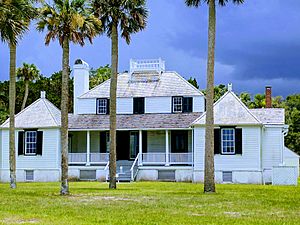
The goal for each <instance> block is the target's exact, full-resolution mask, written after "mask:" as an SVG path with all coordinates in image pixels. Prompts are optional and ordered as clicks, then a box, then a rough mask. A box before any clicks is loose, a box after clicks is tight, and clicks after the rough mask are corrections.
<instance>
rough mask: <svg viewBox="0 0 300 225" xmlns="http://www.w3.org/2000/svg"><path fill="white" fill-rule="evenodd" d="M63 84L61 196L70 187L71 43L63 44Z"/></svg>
mask: <svg viewBox="0 0 300 225" xmlns="http://www.w3.org/2000/svg"><path fill="white" fill-rule="evenodd" d="M62 47H63V57H62V67H63V71H62V83H61V190H60V194H61V195H68V194H69V185H68V103H69V87H68V86H69V60H70V59H69V53H70V47H69V41H68V40H67V39H66V40H64V42H63V46H62Z"/></svg>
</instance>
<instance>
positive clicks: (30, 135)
mask: <svg viewBox="0 0 300 225" xmlns="http://www.w3.org/2000/svg"><path fill="white" fill-rule="evenodd" d="M36 143H37V132H36V131H26V132H25V155H36V147H37V146H36Z"/></svg>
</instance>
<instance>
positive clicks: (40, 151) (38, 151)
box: [36, 131, 43, 155]
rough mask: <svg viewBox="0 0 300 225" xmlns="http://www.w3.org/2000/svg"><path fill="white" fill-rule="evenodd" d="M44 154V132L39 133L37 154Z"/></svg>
mask: <svg viewBox="0 0 300 225" xmlns="http://www.w3.org/2000/svg"><path fill="white" fill-rule="evenodd" d="M42 152H43V131H37V141H36V154H37V155H42Z"/></svg>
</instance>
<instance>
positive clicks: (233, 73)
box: [0, 0, 300, 97]
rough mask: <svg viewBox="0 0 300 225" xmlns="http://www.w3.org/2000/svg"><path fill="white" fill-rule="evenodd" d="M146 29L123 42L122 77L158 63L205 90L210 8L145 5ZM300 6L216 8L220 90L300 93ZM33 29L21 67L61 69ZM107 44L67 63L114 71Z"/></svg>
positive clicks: (55, 52) (168, 0) (162, 1)
mask: <svg viewBox="0 0 300 225" xmlns="http://www.w3.org/2000/svg"><path fill="white" fill-rule="evenodd" d="M147 8H148V10H149V17H148V23H147V28H146V29H145V30H144V31H142V32H140V33H138V34H135V35H133V36H132V41H131V44H130V45H127V44H126V42H125V41H124V40H121V39H120V45H119V48H120V49H119V71H120V72H122V71H125V70H129V60H130V59H131V58H133V59H153V58H159V57H161V58H162V59H163V60H165V61H166V69H167V70H168V71H177V72H178V73H179V74H180V75H182V76H183V77H185V78H187V79H188V78H189V77H195V78H196V79H197V81H198V83H199V85H200V88H201V89H204V88H205V86H206V59H207V32H208V31H207V29H208V28H207V26H208V14H207V11H208V8H207V6H206V5H205V4H203V5H202V6H201V7H199V8H197V9H196V8H188V7H186V6H185V4H184V0H148V1H147ZM299 24H300V1H299V0H286V1H282V0H272V1H270V0H269V1H262V0H245V3H244V4H243V5H238V6H237V5H233V4H231V3H229V4H228V5H227V6H226V7H217V35H216V64H215V84H221V83H222V84H228V83H233V90H234V91H235V92H237V93H240V92H249V93H252V94H255V93H264V89H265V86H267V85H271V86H272V88H273V95H281V96H284V97H285V96H287V95H290V94H295V93H300V26H299ZM35 25H36V24H35V22H33V23H32V25H31V29H30V31H29V32H28V33H27V34H26V35H25V36H24V38H23V39H22V40H21V42H20V43H19V46H18V48H17V66H20V65H21V64H22V63H23V62H27V63H34V64H36V65H37V67H38V68H39V69H40V70H41V72H42V74H43V75H45V76H50V75H51V74H52V73H53V72H56V71H59V70H60V69H61V61H62V60H61V58H62V50H61V47H60V46H59V45H58V43H57V41H55V42H51V43H50V45H49V46H45V45H44V38H45V33H38V32H37V31H36V30H35ZM110 48H111V46H110V40H109V39H108V38H107V37H105V36H99V37H97V38H96V39H95V40H94V43H93V45H91V44H86V45H85V46H84V47H80V46H76V45H72V46H71V52H70V64H71V66H72V65H73V64H74V62H75V60H76V59H78V58H81V59H83V60H84V61H86V62H87V63H88V64H89V65H90V66H91V67H93V68H97V67H99V66H103V65H106V64H110ZM8 69H9V49H8V47H7V45H5V44H3V43H0V80H7V79H8V78H9V73H8V72H9V70H8Z"/></svg>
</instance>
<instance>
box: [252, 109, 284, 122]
mask: <svg viewBox="0 0 300 225" xmlns="http://www.w3.org/2000/svg"><path fill="white" fill-rule="evenodd" d="M250 112H251V113H252V114H253V115H255V116H256V117H257V118H258V119H259V120H260V121H261V122H262V123H263V124H284V122H285V121H284V109H278V108H265V109H250Z"/></svg>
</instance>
